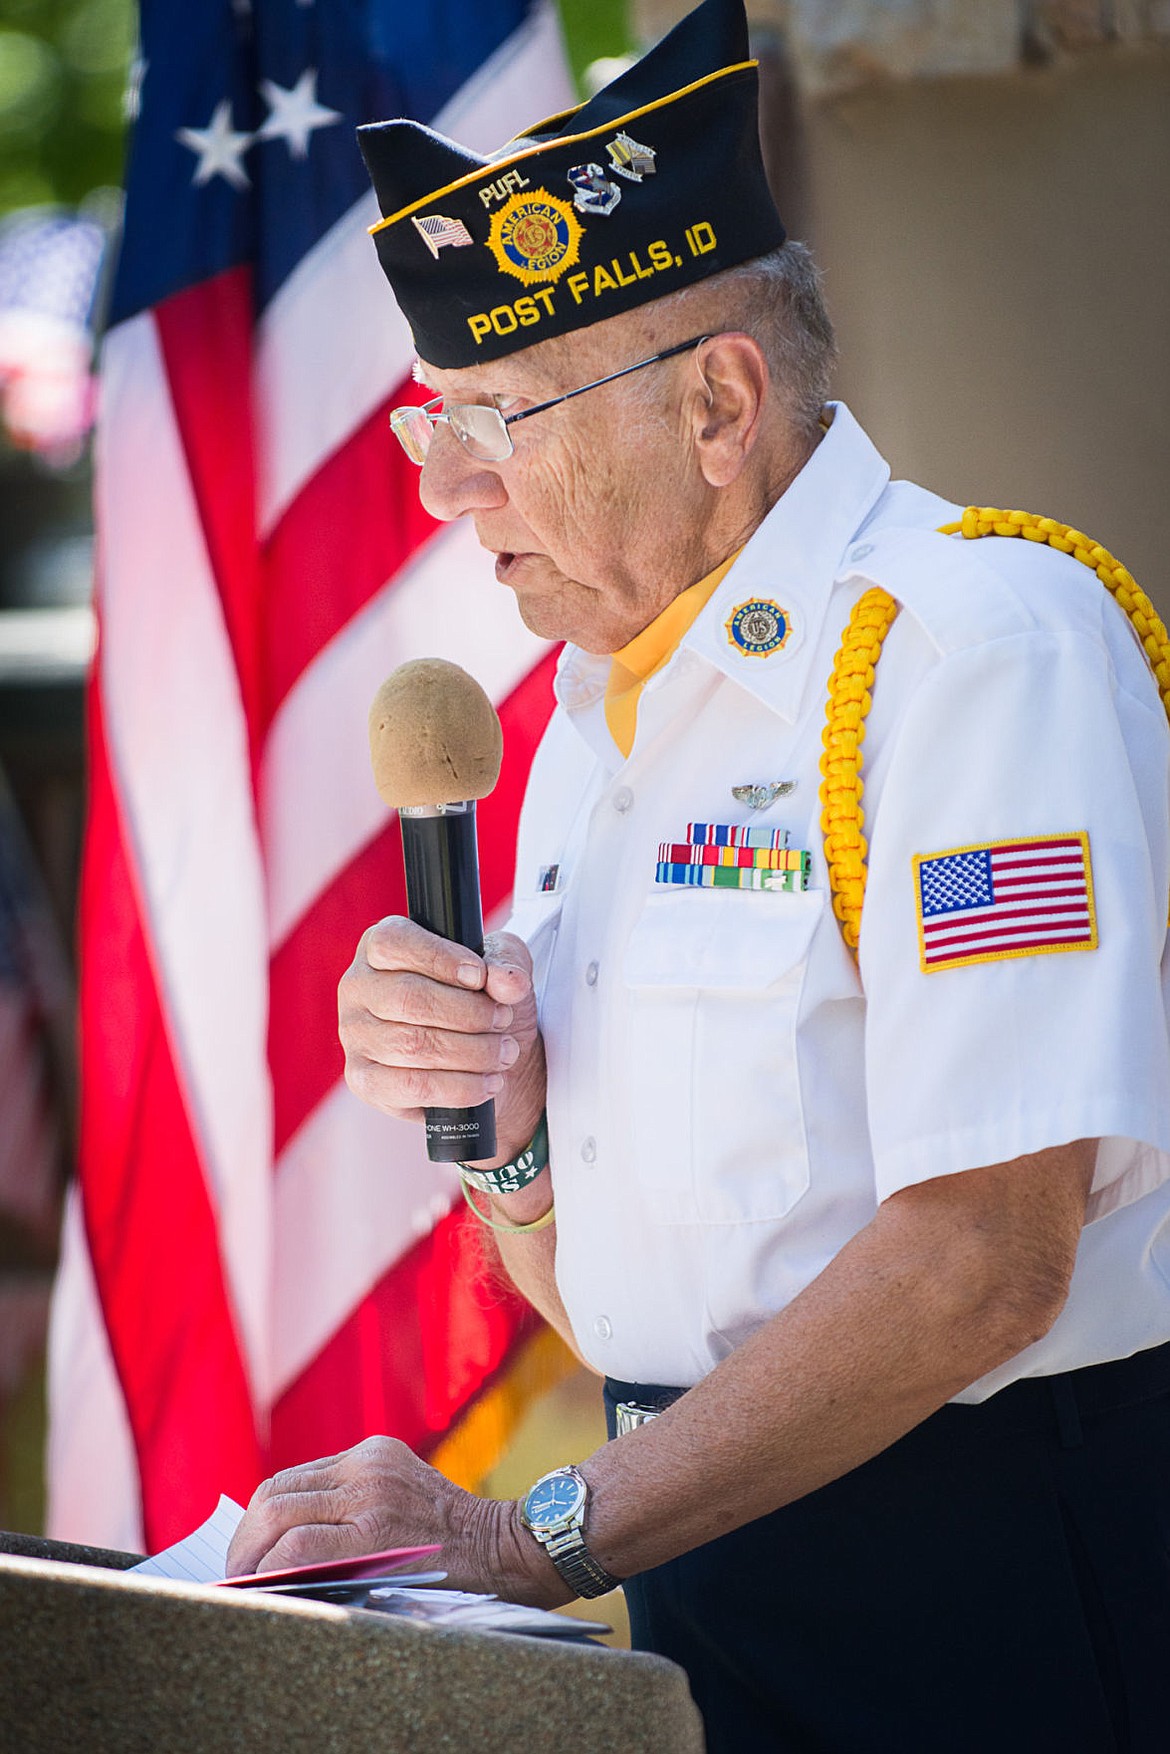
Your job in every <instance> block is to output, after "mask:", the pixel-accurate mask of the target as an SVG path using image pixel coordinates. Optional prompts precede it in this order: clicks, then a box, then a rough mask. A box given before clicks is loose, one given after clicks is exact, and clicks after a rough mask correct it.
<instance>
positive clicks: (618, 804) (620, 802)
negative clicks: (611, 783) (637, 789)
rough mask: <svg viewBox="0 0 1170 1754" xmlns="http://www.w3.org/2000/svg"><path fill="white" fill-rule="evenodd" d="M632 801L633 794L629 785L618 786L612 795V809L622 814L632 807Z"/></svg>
mask: <svg viewBox="0 0 1170 1754" xmlns="http://www.w3.org/2000/svg"><path fill="white" fill-rule="evenodd" d="M633 802H634V794H633V792H631V790H630V788H629V786H619V787H618V789H617V791H616V792H615V793H614V795H613V807H614V809H615V810H617V811H618V812H619V813H620V814H621V815H622V816H624V815H625V813H626V811H627V810H629V809H631V808H632V806H633Z"/></svg>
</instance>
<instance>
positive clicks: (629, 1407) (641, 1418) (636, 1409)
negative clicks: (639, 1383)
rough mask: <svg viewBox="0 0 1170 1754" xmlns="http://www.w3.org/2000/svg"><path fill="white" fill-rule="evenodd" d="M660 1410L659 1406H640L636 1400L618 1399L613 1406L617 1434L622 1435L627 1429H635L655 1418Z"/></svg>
mask: <svg viewBox="0 0 1170 1754" xmlns="http://www.w3.org/2000/svg"><path fill="white" fill-rule="evenodd" d="M661 1411H662V1408H661V1407H641V1406H639V1404H638V1402H637V1401H619V1402H618V1404H617V1406H616V1407H615V1408H614V1417H615V1420H616V1422H617V1434H618V1436H619V1437H624V1436H625V1435H626V1433H627V1431H637V1429H638V1427H639V1425H645V1424H647V1423H648V1421H649V1420H651V1419H657V1417H658V1415H659V1413H661Z"/></svg>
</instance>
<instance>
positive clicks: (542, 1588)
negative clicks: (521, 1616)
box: [227, 1437, 569, 1607]
mask: <svg viewBox="0 0 1170 1754" xmlns="http://www.w3.org/2000/svg"><path fill="white" fill-rule="evenodd" d="M434 1542H438V1543H439V1544H440V1545H441V1547H442V1549H443V1550H442V1553H441V1554H437V1555H436V1556H435V1568H436V1569H441V1570H443V1571H446V1573H447V1587H448V1588H450V1589H464V1590H479V1591H491V1592H493V1593H495V1594H497V1595H500V1596H503V1597H505V1598H506V1599H507V1600H510V1601H517V1602H527V1603H530V1604H534V1605H540V1606H544V1607H553V1606H555V1605H556V1604H558V1603H560V1602H565V1601H568V1600H569V1591H568V1590H567V1589H566V1588H565V1586H564V1585H563V1584H562V1583H561V1581H560V1579H559V1577H558V1576H557V1574H556V1571H555V1570H554V1568H553V1566H552V1564H551V1562H550V1561H549V1560H548V1559H547V1558H546V1557H545V1555H544V1553H543V1552H542V1551H541V1549H540V1547H539V1546H538V1545H537V1543H536V1542H535V1541H534V1540H533V1539H532V1537H531V1536H530V1535H529V1534H528V1533H527V1532H526V1530H524V1529H523V1527H522V1526H521V1525H520V1522H519V1515H518V1510H517V1506H516V1505H515V1504H514V1503H512V1502H510V1501H505V1500H499V1499H492V1498H477V1497H476V1496H475V1495H474V1494H473V1493H470V1492H465V1491H464V1490H463V1488H462V1487H460V1486H455V1485H453V1484H452V1482H451V1481H450V1480H448V1479H447V1478H446V1477H445V1476H444V1475H442V1474H440V1473H438V1472H437V1470H436V1469H434V1468H432V1467H429V1466H428V1465H427V1463H426V1462H423V1461H420V1460H419V1458H418V1457H417V1456H416V1455H415V1454H414V1452H413V1450H411V1449H409V1448H408V1447H407V1445H406V1444H404V1443H399V1442H398V1440H397V1439H396V1438H392V1437H367V1438H366V1440H365V1442H364V1443H359V1444H357V1445H355V1447H354V1448H353V1449H349V1450H344V1451H343V1452H342V1453H341V1455H338V1456H325V1457H324V1458H323V1459H322V1460H321V1461H318V1462H308V1463H306V1464H305V1465H304V1466H303V1467H299V1468H285V1469H284V1470H283V1471H282V1472H281V1473H279V1474H276V1475H274V1476H273V1478H272V1479H271V1480H265V1481H264V1482H263V1484H262V1485H260V1486H258V1487H257V1488H256V1491H255V1492H254V1493H253V1494H252V1499H251V1502H250V1503H249V1505H248V1508H247V1510H246V1511H245V1513H244V1517H243V1520H242V1522H241V1523H240V1526H239V1528H238V1529H237V1530H236V1532H235V1535H234V1536H233V1538H232V1544H231V1546H230V1548H229V1549H228V1556H227V1575H228V1576H229V1577H237V1576H240V1575H242V1574H245V1573H250V1572H254V1571H282V1570H284V1569H285V1568H286V1567H289V1566H295V1565H315V1564H319V1563H321V1562H323V1561H325V1560H338V1559H350V1558H357V1557H359V1556H360V1555H361V1554H363V1553H378V1552H381V1551H383V1550H384V1549H385V1548H388V1547H426V1546H430V1545H431V1544H432V1543H434Z"/></svg>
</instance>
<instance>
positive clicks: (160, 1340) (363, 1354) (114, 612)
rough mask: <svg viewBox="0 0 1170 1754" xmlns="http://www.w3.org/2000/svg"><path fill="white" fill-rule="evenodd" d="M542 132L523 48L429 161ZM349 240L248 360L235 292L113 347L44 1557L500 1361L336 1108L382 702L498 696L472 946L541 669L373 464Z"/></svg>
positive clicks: (429, 1411) (160, 1525)
mask: <svg viewBox="0 0 1170 1754" xmlns="http://www.w3.org/2000/svg"><path fill="white" fill-rule="evenodd" d="M570 102H572V93H571V90H570V87H569V84H568V79H567V74H566V73H565V71H564V65H563V57H562V52H561V49H560V43H559V37H558V36H557V32H556V25H555V20H554V18H553V15H552V14H551V12H547V11H546V12H540V13H537V14H536V15H534V19H533V21H532V22H531V23H530V25H529V26H528V27H526V29H525V30H524V31H522V32H520V33H518V35H517V36H516V37H514V38H513V39H512V40H511V42H510V43H509V44H506V45H504V48H503V49H502V50H501V51H500V52H499V53H498V54H497V55H496V56H495V57H493V59H492V61H491V62H490V63H488V64H487V66H485V67H484V68H482V69H480V71H479V73H478V74H477V75H476V77H475V78H474V79H473V80H472V81H471V82H470V83H469V85H468V86H466V87H464V89H463V91H462V92H460V93H459V95H458V97H457V98H456V100H454V102H453V103H452V104H451V105H449V106H448V107H447V110H446V112H445V113H444V115H443V116H441V117H439V118H438V119H437V125H438V126H439V127H440V128H443V129H446V130H448V131H450V132H452V133H455V134H457V135H458V137H459V138H461V139H463V140H465V141H466V142H468V143H469V144H470V145H472V146H479V147H487V146H494V145H496V144H498V142H499V140H501V139H503V138H506V137H507V136H508V134H509V133H511V132H512V131H514V129H515V128H516V127H517V126H519V125H520V124H521V123H522V122H523V121H524V119H525V118H526V117H528V116H529V115H530V114H531V113H533V111H534V109H535V110H536V111H539V112H540V113H550V112H554V111H556V110H557V109H559V108H562V107H564V106H565V105H566V104H568V103H570ZM372 217H374V214H373V210H372V203H371V202H369V201H364V200H363V201H362V202H359V203H358V204H357V206H356V207H355V208H354V209H353V210H351V212H350V213H349V214H347V215H346V216H345V217H344V218H343V219H342V220H341V221H340V222H339V224H338V225H337V226H336V227H335V228H334V231H333V232H332V233H331V234H330V236H329V237H327V238H326V239H323V240H322V242H321V244H320V245H319V246H318V247H317V249H316V250H314V251H313V252H312V253H311V255H310V256H308V257H306V258H305V260H304V261H303V262H302V263H301V264H300V266H299V268H298V269H297V271H296V273H295V274H294V275H293V276H292V277H291V279H290V280H289V281H288V282H287V283H286V285H285V286H284V287H283V288H282V289H281V291H280V293H279V294H278V296H277V297H276V298H275V299H274V301H273V302H272V304H271V306H270V307H269V308H268V310H267V312H266V313H265V315H264V318H263V320H262V323H261V325H260V328H259V330H258V331H256V332H255V333H253V331H252V328H251V309H250V307H251V291H250V284H249V276H248V272H247V271H246V270H243V269H241V270H235V271H232V272H230V273H227V274H224V275H221V276H218V277H217V278H216V279H214V280H211V281H209V282H206V283H204V284H203V285H200V286H198V287H196V288H193V289H191V290H189V291H186V292H183V293H180V294H178V295H176V296H175V297H174V298H172V299H170V300H168V301H167V302H166V303H165V304H164V305H162V306H160V307H158V308H156V309H154V310H153V311H150V312H147V313H144V314H142V315H140V316H138V317H135V318H133V319H131V320H130V321H128V322H125V323H123V324H121V325H119V326H118V327H117V328H116V329H115V330H114V331H112V332H111V334H110V335H109V337H108V339H107V342H106V347H105V356H104V368H103V391H102V398H103V403H102V431H101V439H100V445H99V458H98V500H97V509H98V522H99V540H100V560H99V570H100V590H99V606H100V623H101V639H100V647H99V656H98V662H97V667H96V671H95V681H94V687H93V689H92V692H91V807H90V809H91V814H90V825H89V834H88V842H87V851H86V863H85V874H84V881H83V896H82V934H83V947H84V968H83V990H82V1022H83V1076H84V1101H83V1116H82V1163H83V1174H82V1202H81V1206H82V1209H77V1208H75V1209H74V1210H73V1212H72V1214H71V1217H70V1222H69V1224H68V1225H67V1229H66V1246H65V1262H64V1266H63V1269H62V1274H61V1278H60V1284H59V1288H58V1295H57V1300H56V1307H55V1312H54V1327H53V1336H52V1352H53V1381H52V1392H53V1427H52V1465H51V1480H50V1522H51V1527H52V1530H53V1532H54V1533H55V1534H57V1535H59V1536H63V1537H75V1538H77V1537H80V1538H84V1539H87V1540H93V1541H97V1542H102V1541H108V1542H111V1543H114V1544H120V1545H125V1546H138V1545H141V1544H146V1545H147V1546H149V1547H150V1548H151V1549H152V1550H153V1549H155V1548H157V1547H158V1546H161V1545H164V1544H165V1543H167V1542H168V1541H169V1540H171V1539H172V1538H173V1537H174V1536H175V1535H176V1534H178V1533H180V1532H183V1531H185V1530H186V1529H187V1528H189V1527H190V1526H192V1525H193V1524H194V1523H195V1522H196V1521H198V1520H200V1519H201V1518H202V1516H203V1515H205V1514H206V1512H207V1511H208V1510H209V1509H210V1508H211V1507H212V1505H213V1504H214V1502H215V1497H216V1494H217V1493H218V1492H219V1491H221V1490H223V1491H227V1492H230V1493H232V1494H233V1495H234V1496H236V1497H240V1498H245V1499H246V1497H247V1496H248V1494H249V1493H250V1492H251V1490H252V1488H253V1487H254V1485H255V1484H256V1481H257V1480H258V1479H259V1478H261V1477H262V1475H263V1474H265V1473H266V1472H268V1471H270V1470H271V1469H272V1468H274V1467H278V1466H281V1465H285V1464H287V1463H290V1462H292V1461H295V1460H301V1459H304V1458H305V1456H306V1455H308V1454H310V1453H312V1454H324V1453H327V1452H329V1451H331V1450H335V1449H337V1448H340V1447H343V1446H344V1445H345V1444H348V1443H352V1442H355V1441H357V1440H358V1439H359V1438H360V1437H361V1436H363V1435H365V1434H366V1433H368V1432H369V1431H371V1430H378V1429H380V1430H387V1431H392V1432H394V1433H396V1434H397V1435H399V1436H401V1437H404V1438H405V1439H406V1440H407V1441H409V1442H411V1443H413V1444H414V1445H415V1446H416V1447H417V1448H419V1449H420V1450H421V1451H422V1452H423V1453H426V1452H427V1451H428V1450H429V1449H432V1448H434V1447H435V1445H436V1444H437V1443H438V1442H439V1441H440V1439H442V1437H443V1436H444V1435H445V1433H447V1431H448V1430H449V1428H450V1427H451V1425H452V1423H453V1421H454V1420H456V1419H457V1418H458V1416H459V1414H460V1413H461V1412H462V1410H463V1409H464V1408H466V1407H467V1405H468V1404H469V1403H470V1402H471V1401H472V1400H473V1398H474V1396H475V1395H476V1394H477V1393H478V1392H479V1391H480V1390H482V1389H483V1388H485V1387H486V1386H488V1385H490V1384H491V1382H492V1381H493V1379H494V1377H495V1375H496V1374H497V1373H498V1372H499V1371H500V1369H501V1368H502V1367H503V1366H504V1364H505V1363H506V1361H507V1358H508V1356H509V1353H510V1351H511V1350H512V1348H513V1347H514V1345H515V1343H516V1341H517V1337H518V1335H520V1334H522V1333H523V1332H525V1331H527V1327H528V1318H527V1317H525V1316H522V1315H521V1314H519V1313H518V1311H517V1309H516V1308H513V1307H512V1306H509V1305H501V1304H500V1303H499V1302H498V1301H497V1302H496V1303H494V1304H492V1303H489V1302H487V1301H486V1300H484V1299H483V1298H482V1297H479V1296H478V1295H477V1292H476V1285H475V1279H476V1266H475V1260H474V1259H473V1258H472V1257H471V1256H470V1255H469V1252H468V1251H469V1249H470V1248H471V1246H472V1245H471V1242H470V1239H469V1233H468V1229H467V1225H466V1223H465V1214H464V1213H463V1211H462V1208H461V1207H460V1209H459V1210H456V1209H455V1208H454V1206H453V1199H454V1195H455V1183H454V1181H453V1179H452V1176H451V1174H450V1172H449V1171H446V1170H442V1169H438V1168H436V1167H435V1166H432V1165H429V1164H428V1163H427V1162H426V1160H425V1156H424V1153H423V1150H422V1146H421V1142H420V1139H419V1136H418V1130H417V1129H413V1128H409V1127H406V1126H400V1125H398V1124H396V1123H394V1122H392V1121H390V1120H388V1119H386V1118H385V1117H382V1116H379V1115H377V1114H375V1113H373V1112H372V1111H369V1110H367V1109H365V1108H363V1106H362V1105H361V1104H359V1103H358V1102H357V1101H356V1099H354V1098H352V1097H351V1096H350V1094H349V1093H348V1091H347V1090H346V1088H345V1086H344V1084H343V1083H342V1081H341V1053H340V1049H339V1046H338V1044H337V1039H336V1003H335V989H336V985H337V981H338V978H339V976H340V975H341V973H342V972H343V970H344V968H345V967H346V966H347V965H348V963H349V961H350V959H351V957H352V955H353V950H354V946H355V944H356V941H357V938H358V936H359V935H360V932H361V931H362V929H363V928H364V926H365V925H367V924H368V923H369V922H370V921H371V920H372V919H375V918H377V917H379V916H380V915H382V914H385V913H391V912H395V911H399V910H400V909H401V908H402V906H403V892H402V876H401V856H400V848H399V842H398V829H397V823H396V820H392V819H388V818H387V816H386V813H385V811H384V810H383V809H382V807H381V805H380V804H379V802H378V799H377V796H376V794H375V792H374V789H373V785H372V781H371V779H370V776H369V771H368V757H367V754H366V734H365V716H366V710H367V706H368V702H369V699H370V697H371V696H372V694H373V691H374V689H375V687H376V686H377V684H378V682H379V681H380V680H381V679H382V678H383V676H385V674H386V673H387V672H388V671H389V670H391V669H392V668H393V667H394V666H395V665H396V664H398V663H400V662H402V661H403V660H404V659H407V658H410V657H412V656H416V655H419V654H421V653H436V652H441V653H443V654H444V655H447V656H450V657H453V658H455V659H456V661H459V662H462V663H464V664H465V665H466V667H467V668H469V669H471V670H472V671H473V672H474V673H475V674H476V675H477V676H478V677H479V678H480V680H481V681H482V682H483V683H484V685H485V687H486V688H487V689H488V692H489V693H490V694H491V696H492V698H493V699H494V700H495V702H496V704H497V706H498V708H499V710H500V713H501V718H502V720H503V723H504V730H505V740H506V755H505V764H504V771H503V774H502V776H501V781H500V785H499V787H498V788H497V791H496V792H495V794H494V795H493V796H492V798H491V799H490V800H488V801H487V802H486V803H485V804H484V805H483V806H482V807H481V812H480V823H481V839H482V842H483V846H482V859H481V863H482V876H483V886H484V900H485V911H489V912H491V911H498V910H499V909H500V908H501V907H502V905H503V904H504V902H505V900H506V897H507V893H508V890H509V888H510V885H511V862H512V856H513V851H514V842H515V825H516V817H517V813H518V808H519V801H520V798H521V795H522V792H523V786H524V781H525V778H526V774H527V768H528V764H529V761H530V759H531V755H532V752H533V750H534V747H535V744H536V741H537V740H538V738H539V735H540V733H541V731H542V729H543V726H544V723H545V720H546V718H547V715H548V712H549V709H550V706H551V675H552V661H553V655H552V653H551V652H550V650H549V648H547V647H546V646H544V645H543V644H542V643H541V642H538V641H536V640H535V639H534V638H533V637H532V636H531V635H530V634H528V633H527V632H526V630H525V629H524V628H523V626H522V624H521V623H520V621H519V617H518V615H517V613H516V610H515V604H514V600H513V598H512V597H511V595H510V593H507V592H505V591H502V590H501V589H500V587H499V586H498V584H497V583H496V581H495V579H494V576H493V573H492V567H491V562H490V559H489V557H488V556H487V555H486V554H485V553H484V552H483V551H482V550H481V549H480V548H479V547H478V545H477V544H476V542H475V540H474V534H473V532H471V531H469V530H463V529H462V528H460V527H458V526H455V527H451V528H447V529H443V528H438V527H436V526H435V525H434V524H433V522H432V521H431V520H430V519H429V518H428V517H427V516H426V514H425V513H424V512H423V511H422V510H421V508H420V507H419V504H418V499H417V471H416V470H415V469H414V467H413V466H412V465H411V464H410V463H408V462H407V460H406V458H405V457H404V456H402V455H401V454H400V453H398V452H397V447H394V448H393V449H392V448H391V446H392V440H391V439H390V436H389V434H388V431H387V428H386V413H387V411H388V409H389V408H390V407H391V406H393V404H394V403H395V402H396V401H398V400H409V399H414V390H413V385H412V383H411V380H410V368H411V364H412V358H413V356H412V351H411V346H410V340H409V336H408V334H407V332H406V329H405V325H404V324H403V323H402V321H401V318H400V317H399V316H398V314H397V312H396V310H395V307H394V304H393V301H392V299H391V298H390V295H389V292H388V289H387V288H386V285H385V282H384V281H383V279H382V276H381V273H380V270H379V269H378V266H377V261H376V257H375V254H374V250H373V247H372V245H371V244H370V241H369V238H368V236H367V235H366V226H367V224H368V223H369V222H370V220H371V219H372ZM357 336H360V337H361V338H362V345H361V346H360V347H358V346H355V337H357ZM209 360H214V361H215V362H216V369H214V370H208V369H207V365H208V361H209ZM253 434H255V435H256V436H255V445H254V447H253V443H252V435H253Z"/></svg>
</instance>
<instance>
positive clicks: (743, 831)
mask: <svg viewBox="0 0 1170 1754" xmlns="http://www.w3.org/2000/svg"><path fill="white" fill-rule="evenodd" d="M687 844H688V845H689V846H706V847H764V848H769V847H770V848H776V849H779V848H780V847H786V846H787V845H788V830H787V829H786V828H747V827H741V826H740V825H739V824H738V823H735V822H688V823H687Z"/></svg>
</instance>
